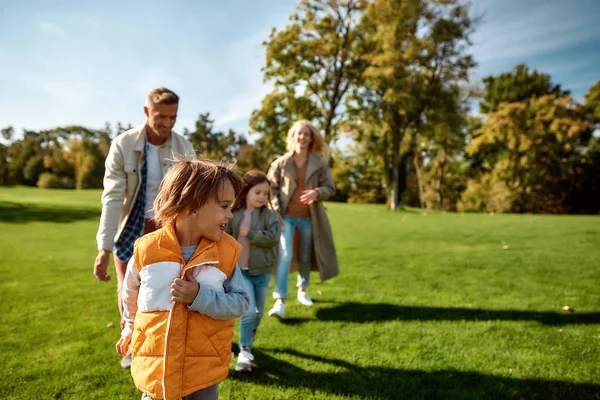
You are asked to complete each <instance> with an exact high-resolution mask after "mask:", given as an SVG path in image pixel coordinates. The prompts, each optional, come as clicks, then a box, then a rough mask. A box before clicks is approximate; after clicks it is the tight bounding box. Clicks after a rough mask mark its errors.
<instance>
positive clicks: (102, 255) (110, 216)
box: [94, 141, 127, 281]
mask: <svg viewBox="0 0 600 400" xmlns="http://www.w3.org/2000/svg"><path fill="white" fill-rule="evenodd" d="M103 185H104V191H103V192H102V215H101V216H100V225H99V227H98V233H97V235H96V241H97V242H98V255H97V256H96V260H95V261H94V275H95V276H96V278H97V279H98V280H101V281H108V280H109V279H110V276H109V275H108V274H107V272H106V270H107V268H108V262H109V259H110V252H111V251H112V248H113V246H114V240H115V235H116V234H117V230H118V228H119V216H120V215H121V209H122V207H123V200H124V199H125V190H126V185H127V174H126V173H125V167H124V163H123V154H122V153H121V149H120V148H119V147H118V146H117V144H116V142H115V141H113V143H112V144H111V146H110V150H109V151H108V156H107V157H106V162H105V172H104V180H103Z"/></svg>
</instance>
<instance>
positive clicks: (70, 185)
mask: <svg viewBox="0 0 600 400" xmlns="http://www.w3.org/2000/svg"><path fill="white" fill-rule="evenodd" d="M37 187H39V188H41V189H74V188H75V183H74V182H73V179H72V178H69V177H68V176H61V177H58V176H56V175H55V174H52V173H50V172H44V173H42V174H41V175H40V178H39V179H38V181H37Z"/></svg>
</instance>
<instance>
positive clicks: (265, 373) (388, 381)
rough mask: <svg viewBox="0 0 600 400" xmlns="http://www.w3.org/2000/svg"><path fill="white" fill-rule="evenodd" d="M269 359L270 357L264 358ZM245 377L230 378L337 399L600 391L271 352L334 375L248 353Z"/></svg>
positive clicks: (576, 395) (590, 395) (566, 395)
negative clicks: (315, 365) (250, 362)
mask: <svg viewBox="0 0 600 400" xmlns="http://www.w3.org/2000/svg"><path fill="white" fill-rule="evenodd" d="M269 353H271V352H269ZM253 354H254V357H255V358H254V367H253V368H252V373H251V374H244V373H241V372H233V373H231V374H230V378H231V379H234V380H238V381H243V382H252V383H254V384H258V385H264V386H271V385H273V386H279V387H286V388H287V387H289V388H298V387H304V388H309V389H311V390H313V391H317V390H318V391H320V392H325V393H328V394H335V395H341V396H358V397H362V398H376V399H384V400H396V399H424V400H425V399H426V400H434V399H598V398H599V396H600V385H593V384H577V383H571V382H563V381H553V380H541V379H527V378H524V379H515V378H504V377H499V376H492V375H484V374H479V373H476V372H461V371H456V370H440V371H434V372H426V371H411V370H403V369H396V368H386V367H374V366H370V367H360V366H356V365H352V364H350V363H348V362H346V361H342V360H336V359H333V358H325V357H320V356H314V355H309V354H303V353H300V352H298V351H295V350H292V349H275V350H273V354H274V355H276V354H286V355H291V356H293V357H298V358H304V359H307V360H310V361H313V362H315V363H320V364H328V369H330V370H331V369H335V370H336V371H335V372H310V371H305V370H303V369H302V368H299V367H297V366H295V365H294V364H292V363H290V362H287V361H282V360H279V359H277V358H275V357H273V356H272V355H270V354H268V353H266V352H263V351H260V350H259V349H254V351H253Z"/></svg>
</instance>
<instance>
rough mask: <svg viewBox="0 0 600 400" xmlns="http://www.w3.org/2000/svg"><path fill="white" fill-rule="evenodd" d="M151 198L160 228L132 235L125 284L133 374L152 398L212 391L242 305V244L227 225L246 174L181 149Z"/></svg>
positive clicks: (213, 394) (209, 395)
mask: <svg viewBox="0 0 600 400" xmlns="http://www.w3.org/2000/svg"><path fill="white" fill-rule="evenodd" d="M178 161H179V163H178V164H176V165H175V166H173V167H171V169H169V171H168V172H167V173H166V175H165V177H164V178H163V181H162V183H161V187H160V192H159V194H158V197H157V198H156V200H155V202H154V212H155V217H154V219H155V221H156V223H157V224H158V225H160V226H162V228H161V229H159V230H157V231H155V232H153V233H150V234H147V235H145V236H143V237H141V238H140V239H138V240H137V241H136V243H135V246H134V253H133V257H132V259H131V260H130V262H129V264H128V266H127V273H126V275H125V281H124V287H123V308H124V317H125V322H126V323H125V327H124V329H123V331H122V332H121V339H120V340H119V341H118V343H117V344H116V348H117V353H119V354H120V355H124V354H125V353H126V351H127V346H128V345H129V344H130V343H131V354H132V364H131V374H132V376H133V380H134V382H135V385H136V386H137V388H138V389H139V390H141V391H142V392H144V397H143V398H150V399H155V400H157V399H169V400H170V399H179V398H181V397H183V398H185V399H217V398H218V384H219V382H221V381H222V380H224V379H225V378H226V377H227V373H228V371H229V362H230V360H231V341H232V337H233V326H234V319H235V318H238V317H240V316H242V315H243V314H244V313H245V312H246V311H247V309H248V302H249V299H248V295H247V293H246V289H245V286H244V281H243V278H242V275H241V272H240V269H239V267H238V266H237V260H238V258H239V256H240V253H241V246H240V244H239V243H238V242H237V241H236V240H235V239H234V238H233V237H231V236H229V235H228V234H227V233H225V229H226V228H227V224H228V223H229V221H230V220H231V218H232V213H231V208H230V206H231V204H232V203H233V201H234V199H235V197H236V196H237V194H238V193H239V191H240V189H241V187H242V185H243V183H242V180H241V178H240V176H239V175H238V174H237V172H235V171H234V170H233V169H232V168H231V166H225V165H222V164H217V163H214V162H212V161H206V160H196V159H191V158H187V159H179V160H178Z"/></svg>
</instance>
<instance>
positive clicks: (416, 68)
mask: <svg viewBox="0 0 600 400" xmlns="http://www.w3.org/2000/svg"><path fill="white" fill-rule="evenodd" d="M472 26H473V21H472V19H471V17H470V15H469V6H468V5H465V4H460V3H459V2H457V1H453V0H439V1H436V0H407V1H402V2H392V1H388V0H373V1H371V2H369V4H368V7H367V10H366V12H365V14H364V18H363V20H362V23H361V30H362V31H364V32H366V34H365V36H366V37H365V41H364V42H363V43H364V48H363V52H364V54H365V56H364V60H365V61H367V62H368V63H369V64H370V66H369V67H368V68H367V69H366V70H365V71H364V74H363V78H364V79H365V82H366V90H365V89H358V90H357V91H356V92H355V93H354V96H353V97H352V100H351V101H350V104H351V106H352V107H355V108H368V109H370V110H372V112H373V114H374V115H375V116H376V118H377V117H378V118H380V124H381V126H383V127H384V128H385V130H384V135H383V137H382V141H383V142H384V143H385V147H386V148H385V151H386V152H388V154H387V156H386V158H387V159H388V160H389V161H388V162H389V164H388V167H387V170H388V171H389V174H387V176H386V177H387V187H388V190H389V195H390V201H389V205H390V207H391V208H397V207H399V206H401V200H402V193H403V191H404V190H405V188H406V178H407V173H408V170H409V163H410V162H411V161H412V159H413V157H412V154H413V151H414V148H415V145H416V135H414V134H413V135H412V140H410V141H409V142H408V144H407V146H406V147H405V149H404V150H403V149H402V148H401V145H402V143H403V139H404V137H405V135H406V134H407V133H415V132H420V131H421V130H422V129H423V127H424V124H425V123H426V121H427V115H428V114H429V113H431V112H432V111H433V110H435V109H436V108H438V107H439V105H440V101H444V100H447V99H451V98H453V97H452V96H446V95H443V94H447V93H455V92H457V91H458V90H459V86H460V85H461V84H462V83H463V82H466V81H467V79H468V73H469V70H470V69H471V68H472V67H473V66H474V65H475V63H474V61H473V59H472V57H471V56H470V55H468V54H467V53H466V49H467V47H468V45H469V44H470V42H469V35H470V33H471V32H472ZM366 92H368V93H366Z"/></svg>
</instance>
